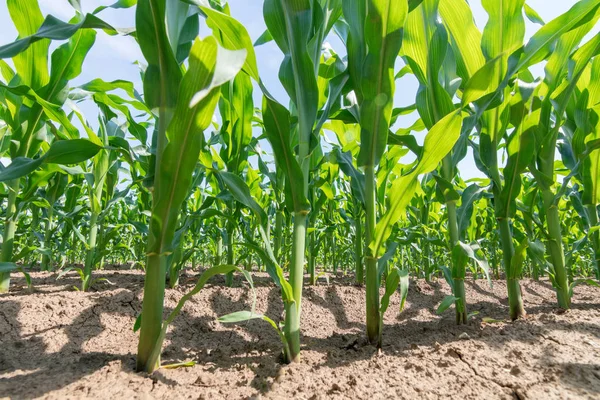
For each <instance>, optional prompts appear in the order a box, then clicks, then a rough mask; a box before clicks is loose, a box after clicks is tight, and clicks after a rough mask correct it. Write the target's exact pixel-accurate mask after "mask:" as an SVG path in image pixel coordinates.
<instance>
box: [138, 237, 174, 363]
mask: <svg viewBox="0 0 600 400" xmlns="http://www.w3.org/2000/svg"><path fill="white" fill-rule="evenodd" d="M150 240H156V239H154V238H151V239H150ZM150 248H152V247H150ZM166 273H167V260H166V257H165V256H162V255H160V254H154V253H153V254H150V255H148V257H147V261H146V279H145V281H144V301H143V303H142V316H143V318H142V326H141V329H140V341H139V343H138V355H137V367H136V369H137V370H138V371H146V372H148V373H151V372H153V371H154V370H155V369H156V368H158V367H159V366H160V358H159V359H158V360H157V361H156V364H155V365H147V364H148V360H149V359H150V357H151V355H152V351H153V350H154V347H155V346H157V340H158V338H159V336H160V332H161V329H162V321H163V307H164V305H163V302H164V297H165V274H166Z"/></svg>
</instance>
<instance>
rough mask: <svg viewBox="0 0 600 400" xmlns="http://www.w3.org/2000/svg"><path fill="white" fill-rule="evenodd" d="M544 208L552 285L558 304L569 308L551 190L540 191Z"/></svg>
mask: <svg viewBox="0 0 600 400" xmlns="http://www.w3.org/2000/svg"><path fill="white" fill-rule="evenodd" d="M542 197H543V199H544V208H545V209H546V223H547V224H548V235H549V238H548V245H547V249H548V254H549V255H550V259H551V260H552V265H553V266H554V286H555V289H556V297H557V299H558V306H559V307H560V308H562V309H565V310H567V309H569V307H570V305H571V299H570V297H569V280H568V277H567V271H566V269H565V255H564V251H563V246H562V232H561V229H560V216H559V215H558V206H557V205H556V204H554V193H552V191H551V190H544V191H543V192H542Z"/></svg>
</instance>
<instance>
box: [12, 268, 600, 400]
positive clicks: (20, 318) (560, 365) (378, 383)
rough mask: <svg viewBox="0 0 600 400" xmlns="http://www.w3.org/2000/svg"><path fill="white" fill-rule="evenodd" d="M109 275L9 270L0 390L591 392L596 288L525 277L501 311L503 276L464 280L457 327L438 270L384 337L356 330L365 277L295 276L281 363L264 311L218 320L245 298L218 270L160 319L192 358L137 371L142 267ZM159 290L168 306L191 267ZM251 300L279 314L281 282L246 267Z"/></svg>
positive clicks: (394, 313)
mask: <svg viewBox="0 0 600 400" xmlns="http://www.w3.org/2000/svg"><path fill="white" fill-rule="evenodd" d="M97 276H105V277H106V278H108V280H109V281H110V283H108V282H103V283H98V284H96V287H95V288H94V290H93V291H91V292H89V293H81V292H77V291H74V290H73V289H72V287H73V285H76V284H77V283H78V282H77V280H76V275H75V274H74V273H73V275H67V276H66V277H63V278H61V279H60V280H56V276H55V275H53V274H49V273H34V274H32V277H33V283H34V290H33V291H30V290H29V289H27V288H26V287H25V281H24V280H23V279H22V278H21V277H19V276H18V275H14V280H13V282H14V285H13V289H12V290H11V292H10V293H9V294H7V295H3V296H0V398H3V397H8V398H13V399H22V398H45V399H68V398H101V399H113V400H114V399H121V398H126V399H136V398H143V399H163V398H169V399H188V398H189V399H219V398H227V399H237V398H273V399H284V398H285V399H289V398H294V399H329V398H332V399H348V398H352V399H369V400H375V399H389V398H401V399H402V398H405V399H439V398H444V399H544V400H548V399H569V398H570V399H580V398H589V399H592V398H596V399H598V398H600V310H599V303H600V289H598V288H593V287H588V286H579V287H577V288H575V296H574V299H573V307H572V309H571V310H569V311H567V312H561V311H560V310H558V309H557V308H556V307H555V297H554V292H553V290H552V287H551V285H550V284H549V283H548V282H547V281H541V282H533V281H523V282H522V288H523V297H524V301H525V306H526V310H527V312H528V315H527V317H526V318H525V319H522V320H518V321H516V322H509V321H507V320H505V318H506V316H507V312H508V311H507V302H506V300H505V298H506V287H505V285H504V283H503V282H502V281H495V282H494V283H493V288H490V287H489V285H488V283H487V282H486V281H479V280H478V281H470V282H468V285H467V298H468V301H469V311H470V312H472V313H473V314H474V315H473V316H472V317H471V319H470V323H469V324H468V325H467V326H457V325H456V324H455V319H454V311H453V309H450V310H448V311H447V312H446V313H444V314H443V315H442V316H438V315H436V313H435V308H436V306H437V305H438V304H439V303H440V301H441V300H442V299H443V297H444V296H445V295H446V294H448V293H449V289H448V287H447V286H446V284H445V283H443V282H439V281H438V282H434V283H432V284H429V283H426V282H423V281H413V282H411V285H410V292H409V294H408V302H407V304H406V308H405V310H404V311H402V312H400V311H399V299H398V296H394V298H393V300H392V303H391V305H390V308H389V310H388V312H387V314H386V316H385V328H384V332H383V347H382V349H381V350H377V349H376V348H374V347H372V346H370V345H367V344H366V343H365V342H366V340H365V339H364V336H363V332H364V328H365V326H364V309H365V305H364V288H362V287H357V286H354V285H353V284H352V281H351V279H350V278H349V277H348V278H345V277H334V278H332V279H331V280H330V283H329V284H327V283H326V282H325V281H321V282H319V285H318V286H315V287H308V286H307V287H305V291H304V300H303V303H302V309H303V310H302V360H301V362H300V363H297V364H294V365H282V364H281V363H280V362H279V360H280V352H281V345H280V342H279V338H278V336H277V334H276V332H275V331H274V330H273V329H272V328H271V327H270V326H268V325H267V323H266V322H264V321H260V320H254V321H250V322H246V323H242V324H238V325H223V324H221V323H219V322H217V321H216V317H217V316H220V315H224V314H226V313H229V312H232V311H239V310H244V309H248V307H249V302H250V298H251V296H250V292H249V289H248V286H247V284H246V283H244V282H242V279H241V278H239V277H237V278H236V287H234V288H227V287H224V285H223V283H224V281H223V280H222V279H218V278H216V279H215V280H213V281H211V284H210V285H208V286H207V287H206V288H205V289H204V290H203V291H202V292H201V293H200V294H199V295H197V296H196V297H194V298H193V299H192V300H191V301H190V302H188V303H187V305H186V306H185V307H184V309H183V312H182V313H181V314H180V315H179V317H178V318H177V319H176V321H175V322H174V324H173V325H172V326H171V327H170V329H169V333H168V335H167V340H166V342H165V345H164V349H163V355H162V361H163V364H169V363H176V362H182V361H190V360H192V361H195V362H196V365H195V366H193V367H188V368H178V369H160V370H159V371H157V372H156V373H154V374H153V375H147V374H143V373H136V372H135V371H134V367H135V353H136V345H137V339H138V334H137V333H134V332H133V329H132V327H133V324H134V321H135V319H136V316H137V315H138V313H139V311H140V308H141V296H142V286H143V274H142V273H141V272H139V271H134V270H107V271H103V272H99V273H98V274H97ZM182 281H183V283H184V284H183V285H182V287H181V288H180V289H177V290H167V294H166V299H165V304H166V309H167V311H169V310H171V309H172V308H173V307H174V305H175V304H176V302H177V300H178V299H180V298H181V296H182V295H183V293H185V292H186V291H187V290H189V289H190V287H191V285H192V283H193V281H194V277H193V276H192V275H187V276H184V277H183V278H182ZM255 283H256V295H257V303H256V309H257V311H259V312H263V313H265V314H266V315H268V316H270V317H271V318H273V319H274V320H276V321H279V320H281V316H282V303H281V299H280V297H279V292H278V289H277V288H276V287H275V286H273V285H272V283H270V281H269V278H268V276H266V275H265V274H257V275H256V277H255Z"/></svg>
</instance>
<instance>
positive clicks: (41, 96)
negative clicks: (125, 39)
mask: <svg viewBox="0 0 600 400" xmlns="http://www.w3.org/2000/svg"><path fill="white" fill-rule="evenodd" d="M7 7H8V11H9V13H10V15H11V18H12V20H13V23H14V24H15V27H16V29H17V32H18V34H19V39H17V40H16V41H15V42H13V43H11V44H8V45H4V46H1V47H0V63H2V67H3V68H2V70H3V76H4V79H5V83H3V84H2V87H1V90H2V91H3V93H4V95H3V99H4V101H5V102H6V104H7V109H8V110H10V111H9V113H5V115H4V118H3V119H4V120H5V121H6V122H7V126H8V127H9V128H8V129H9V131H10V136H11V146H10V158H11V160H12V164H11V165H10V167H8V168H7V169H5V170H4V171H3V174H2V177H1V178H0V179H1V180H2V181H3V182H8V200H7V201H8V204H7V210H8V212H7V214H6V220H5V223H4V233H3V243H2V254H1V256H0V259H1V260H2V261H3V262H10V261H12V259H13V248H14V236H15V229H16V224H17V219H18V213H17V203H18V200H19V191H20V186H21V177H23V176H26V175H27V174H29V173H31V172H33V171H34V170H36V169H37V168H39V167H40V166H41V165H42V164H44V163H58V164H72V163H78V162H81V161H84V160H87V159H89V158H90V157H92V156H94V155H95V154H96V153H97V152H98V151H99V150H100V147H99V146H97V145H95V144H93V143H91V142H88V141H85V140H82V139H75V138H77V137H78V136H79V134H78V132H77V129H76V128H75V127H74V126H73V124H71V122H70V120H69V119H68V118H67V116H66V114H65V112H64V111H63V110H62V108H61V105H62V103H63V102H64V96H62V93H63V91H64V90H65V89H67V88H68V82H69V81H70V80H72V79H74V78H75V77H77V76H78V75H79V74H80V73H81V67H82V63H83V61H84V59H85V56H86V54H87V53H88V51H89V50H90V48H91V46H92V45H93V43H94V40H95V36H96V33H95V32H94V31H93V30H92V29H89V28H95V29H104V30H105V31H107V32H109V33H113V34H114V33H116V31H115V30H114V28H112V27H111V26H110V25H108V24H106V23H105V22H103V21H102V20H100V19H99V18H97V17H95V16H93V15H90V14H88V15H86V16H83V15H81V14H80V13H77V16H76V18H75V20H76V22H75V23H73V24H68V23H65V22H62V21H60V20H58V19H56V18H53V17H52V18H50V17H48V18H46V20H44V17H43V16H42V13H41V11H40V8H39V5H38V2H37V0H25V1H17V0H9V1H8V2H7ZM42 25H43V27H42ZM50 39H53V40H68V41H67V43H65V44H62V45H60V46H59V47H58V48H57V49H56V50H54V51H53V53H52V55H51V57H50V59H51V63H50V70H48V51H49V46H50ZM5 58H12V60H13V63H14V66H15V68H16V71H13V70H12V69H11V68H10V67H9V66H8V64H6V62H5V61H4V59H5ZM51 121H52V122H54V123H59V124H61V125H62V128H63V129H64V130H65V131H66V132H67V134H66V135H63V136H62V137H60V139H63V140H60V141H58V140H57V141H55V142H54V143H53V146H52V147H51V148H50V149H49V150H48V151H47V152H46V153H45V154H44V155H43V156H40V157H38V158H36V159H32V158H31V157H34V156H36V155H37V154H38V153H39V150H40V146H41V145H42V142H43V139H42V140H41V138H43V137H44V134H45V133H46V132H47V131H49V126H50V124H51V123H52V122H51ZM54 132H60V130H54ZM9 285H10V274H9V273H6V272H3V273H0V292H5V291H7V290H8V288H9Z"/></svg>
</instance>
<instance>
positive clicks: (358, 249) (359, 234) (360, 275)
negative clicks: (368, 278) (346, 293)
mask: <svg viewBox="0 0 600 400" xmlns="http://www.w3.org/2000/svg"><path fill="white" fill-rule="evenodd" d="M357 208H358V212H357V213H356V218H355V224H356V227H355V228H356V234H355V236H354V252H355V257H356V259H355V262H356V283H358V284H360V285H362V284H363V283H364V281H365V268H364V264H363V226H362V210H361V208H360V205H359V206H358V207H357Z"/></svg>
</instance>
